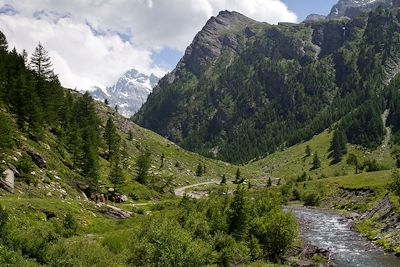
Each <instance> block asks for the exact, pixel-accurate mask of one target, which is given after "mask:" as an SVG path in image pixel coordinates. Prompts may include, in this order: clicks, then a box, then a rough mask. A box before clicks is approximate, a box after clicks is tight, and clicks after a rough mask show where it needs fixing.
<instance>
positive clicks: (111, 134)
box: [103, 117, 121, 160]
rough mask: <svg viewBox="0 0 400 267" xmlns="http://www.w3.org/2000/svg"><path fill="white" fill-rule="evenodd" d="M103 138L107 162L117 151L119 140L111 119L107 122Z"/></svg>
mask: <svg viewBox="0 0 400 267" xmlns="http://www.w3.org/2000/svg"><path fill="white" fill-rule="evenodd" d="M103 138H104V140H105V142H106V145H107V159H108V160H109V159H111V158H112V157H113V155H114V153H116V151H118V150H119V142H120V139H121V138H120V137H119V135H118V133H117V128H116V127H115V125H114V123H113V121H112V118H111V117H109V118H108V120H107V123H106V126H105V129H104V134H103Z"/></svg>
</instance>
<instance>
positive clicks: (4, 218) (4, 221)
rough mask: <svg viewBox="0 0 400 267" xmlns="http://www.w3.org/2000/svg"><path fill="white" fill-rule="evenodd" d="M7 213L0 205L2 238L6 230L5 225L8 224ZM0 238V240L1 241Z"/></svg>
mask: <svg viewBox="0 0 400 267" xmlns="http://www.w3.org/2000/svg"><path fill="white" fill-rule="evenodd" d="M8 217H9V215H8V212H7V210H6V209H4V208H3V206H1V205H0V233H1V236H3V234H4V231H5V229H6V226H7V223H8ZM1 236H0V239H1Z"/></svg>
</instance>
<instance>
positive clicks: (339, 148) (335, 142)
mask: <svg viewBox="0 0 400 267" xmlns="http://www.w3.org/2000/svg"><path fill="white" fill-rule="evenodd" d="M330 150H331V151H332V157H333V163H339V162H340V161H341V160H342V157H343V155H344V154H346V153H347V138H346V134H345V133H344V131H343V130H341V129H338V130H336V131H335V132H334V133H333V137H332V140H331V147H330Z"/></svg>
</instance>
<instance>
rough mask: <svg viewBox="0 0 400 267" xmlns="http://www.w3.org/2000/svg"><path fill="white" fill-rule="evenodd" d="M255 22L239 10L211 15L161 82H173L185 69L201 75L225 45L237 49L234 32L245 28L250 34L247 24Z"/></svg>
mask: <svg viewBox="0 0 400 267" xmlns="http://www.w3.org/2000/svg"><path fill="white" fill-rule="evenodd" d="M254 23H257V22H256V21H254V20H252V19H250V18H248V17H246V16H244V15H242V14H240V13H238V12H230V11H221V12H220V13H219V14H218V16H216V17H211V18H210V19H209V20H208V21H207V23H206V25H205V26H204V27H203V29H202V30H201V31H200V32H199V33H197V35H196V36H195V38H194V40H193V42H192V44H191V45H190V46H189V47H188V48H187V49H186V51H185V55H184V56H183V58H182V59H181V60H180V61H179V63H178V65H177V66H176V68H175V69H174V70H173V71H172V72H171V73H169V74H167V75H166V76H165V77H164V78H163V79H162V80H161V81H160V83H167V84H171V83H173V82H174V80H175V79H176V78H177V77H181V76H182V75H183V74H184V72H185V70H188V71H190V72H192V73H193V74H195V75H200V74H201V73H203V71H204V69H205V68H206V67H207V66H208V64H210V63H213V62H214V61H215V60H217V59H218V57H219V56H220V55H221V52H222V48H223V47H224V46H228V47H230V48H231V49H233V50H236V49H237V47H238V40H237V38H236V36H235V35H233V34H232V32H235V31H236V30H238V31H241V30H245V31H246V33H247V34H248V35H252V34H253V33H252V31H251V30H250V28H247V27H246V26H248V25H252V24H254ZM228 32H229V34H228Z"/></svg>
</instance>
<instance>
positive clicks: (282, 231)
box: [252, 210, 297, 262]
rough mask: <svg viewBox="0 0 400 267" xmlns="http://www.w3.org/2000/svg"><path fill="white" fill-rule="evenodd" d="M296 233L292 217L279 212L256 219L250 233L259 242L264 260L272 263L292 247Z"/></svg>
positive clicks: (295, 225)
mask: <svg viewBox="0 0 400 267" xmlns="http://www.w3.org/2000/svg"><path fill="white" fill-rule="evenodd" d="M296 231H297V223H296V219H295V218H294V216H293V215H292V214H288V213H285V212H284V211H281V210H276V211H273V212H271V213H270V214H269V216H262V217H260V218H257V219H256V220H255V221H254V222H253V224H252V232H253V233H254V236H255V237H256V238H257V239H258V240H259V242H260V245H261V248H262V251H263V256H264V258H265V259H266V260H267V261H272V262H277V261H278V260H281V259H282V257H283V256H284V255H285V253H286V251H287V250H288V249H289V248H290V247H291V246H292V244H293V240H294V237H295V236H296Z"/></svg>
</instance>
